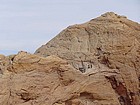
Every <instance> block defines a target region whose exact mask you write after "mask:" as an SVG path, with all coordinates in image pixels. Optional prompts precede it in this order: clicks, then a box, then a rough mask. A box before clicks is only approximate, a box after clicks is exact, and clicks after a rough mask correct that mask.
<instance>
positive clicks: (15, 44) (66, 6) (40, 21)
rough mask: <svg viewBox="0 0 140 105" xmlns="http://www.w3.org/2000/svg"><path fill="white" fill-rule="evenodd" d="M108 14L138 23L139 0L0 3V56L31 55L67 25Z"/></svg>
mask: <svg viewBox="0 0 140 105" xmlns="http://www.w3.org/2000/svg"><path fill="white" fill-rule="evenodd" d="M108 11H113V12H115V13H117V14H120V15H125V16H127V17H128V18H129V19H131V20H134V21H136V22H139V23H140V0H0V54H6V55H7V54H13V53H17V52H18V51H20V50H24V51H28V52H31V53H34V51H35V50H36V49H37V48H38V47H40V46H41V45H42V44H45V43H47V42H48V41H49V40H50V39H51V38H53V37H54V36H56V35H57V34H58V33H59V32H60V31H62V30H63V29H64V28H66V27H68V26H69V25H73V24H80V23H84V22H86V21H89V20H90V19H92V18H95V17H98V16H100V15H101V14H103V13H105V12H108Z"/></svg>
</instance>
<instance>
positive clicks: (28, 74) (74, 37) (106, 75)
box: [0, 12, 140, 105]
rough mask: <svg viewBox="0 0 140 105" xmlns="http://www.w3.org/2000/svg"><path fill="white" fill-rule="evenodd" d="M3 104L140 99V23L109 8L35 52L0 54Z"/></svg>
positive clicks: (113, 104) (133, 102)
mask: <svg viewBox="0 0 140 105" xmlns="http://www.w3.org/2000/svg"><path fill="white" fill-rule="evenodd" d="M0 83H1V85H0V105H140V25H139V24H138V23H135V22H133V21H131V20H128V19H127V18H126V17H124V16H119V15H117V14H115V13H112V12H108V13H105V14H103V15H102V16H100V17H98V18H95V19H93V20H91V21H89V22H87V23H84V24H80V25H74V26H70V27H68V28H67V29H65V30H63V31H62V32H61V33H60V34H59V35H58V36H56V37H55V38H54V39H52V40H51V41H50V42H48V43H47V44H46V45H43V46H42V47H40V48H39V49H38V50H37V51H36V52H35V54H29V53H27V52H23V51H21V52H19V53H18V54H17V55H11V56H4V55H0Z"/></svg>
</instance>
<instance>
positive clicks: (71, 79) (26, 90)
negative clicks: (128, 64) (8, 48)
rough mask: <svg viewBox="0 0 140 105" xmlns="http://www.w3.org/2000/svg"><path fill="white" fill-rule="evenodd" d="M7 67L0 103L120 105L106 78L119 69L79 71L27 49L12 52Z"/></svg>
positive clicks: (2, 79) (60, 61) (2, 80)
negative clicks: (85, 72) (94, 71)
mask: <svg viewBox="0 0 140 105" xmlns="http://www.w3.org/2000/svg"><path fill="white" fill-rule="evenodd" d="M7 68H8V69H7V70H8V72H9V74H3V76H2V77H1V78H0V83H1V84H3V85H0V104H1V105H94V104H95V105H102V104H108V105H109V104H110V105H119V101H118V98H117V96H118V95H117V94H116V93H115V91H114V89H112V86H111V84H110V82H109V81H108V79H106V78H107V77H110V76H116V77H117V74H118V73H119V71H116V72H112V71H109V70H105V68H104V70H102V68H101V70H100V71H101V72H96V73H89V74H82V73H81V72H80V71H77V70H75V69H74V68H73V67H72V66H71V65H70V64H68V63H67V61H65V60H62V59H60V58H58V57H56V56H48V57H47V58H43V57H39V56H37V55H32V54H29V53H26V52H20V53H19V54H17V55H15V56H14V58H12V62H11V64H10V65H8V66H7ZM31 68H33V69H31ZM106 69H108V68H106ZM4 75H7V76H4Z"/></svg>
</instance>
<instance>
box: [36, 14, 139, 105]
mask: <svg viewBox="0 0 140 105" xmlns="http://www.w3.org/2000/svg"><path fill="white" fill-rule="evenodd" d="M35 54H37V55H41V56H44V57H47V56H49V55H57V56H59V57H60V58H62V59H65V60H67V61H68V62H69V63H70V64H71V65H72V66H73V67H74V68H76V69H77V70H80V71H82V72H85V74H86V73H90V72H99V70H100V69H97V68H104V67H107V68H108V69H110V70H108V69H105V71H113V70H114V69H117V70H118V71H119V72H120V74H118V75H119V77H120V78H116V77H112V76H111V77H107V79H108V80H109V81H110V83H111V85H112V88H113V87H114V85H115V87H114V88H113V89H114V91H115V92H116V94H118V98H119V100H120V104H122V105H123V104H124V105H139V104H140V24H139V23H136V22H133V21H131V20H128V19H127V18H126V17H124V16H119V15H117V14H115V13H113V12H108V13H105V14H103V15H102V16H100V17H98V18H95V19H92V20H91V21H89V22H87V23H84V24H80V25H73V26H70V27H68V28H66V29H65V30H63V31H62V32H61V33H60V34H59V35H58V36H56V37H55V38H54V39H52V40H51V41H50V42H48V43H47V44H46V45H43V46H42V47H40V48H39V49H38V50H37V51H36V52H35ZM102 70H103V69H102Z"/></svg>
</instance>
